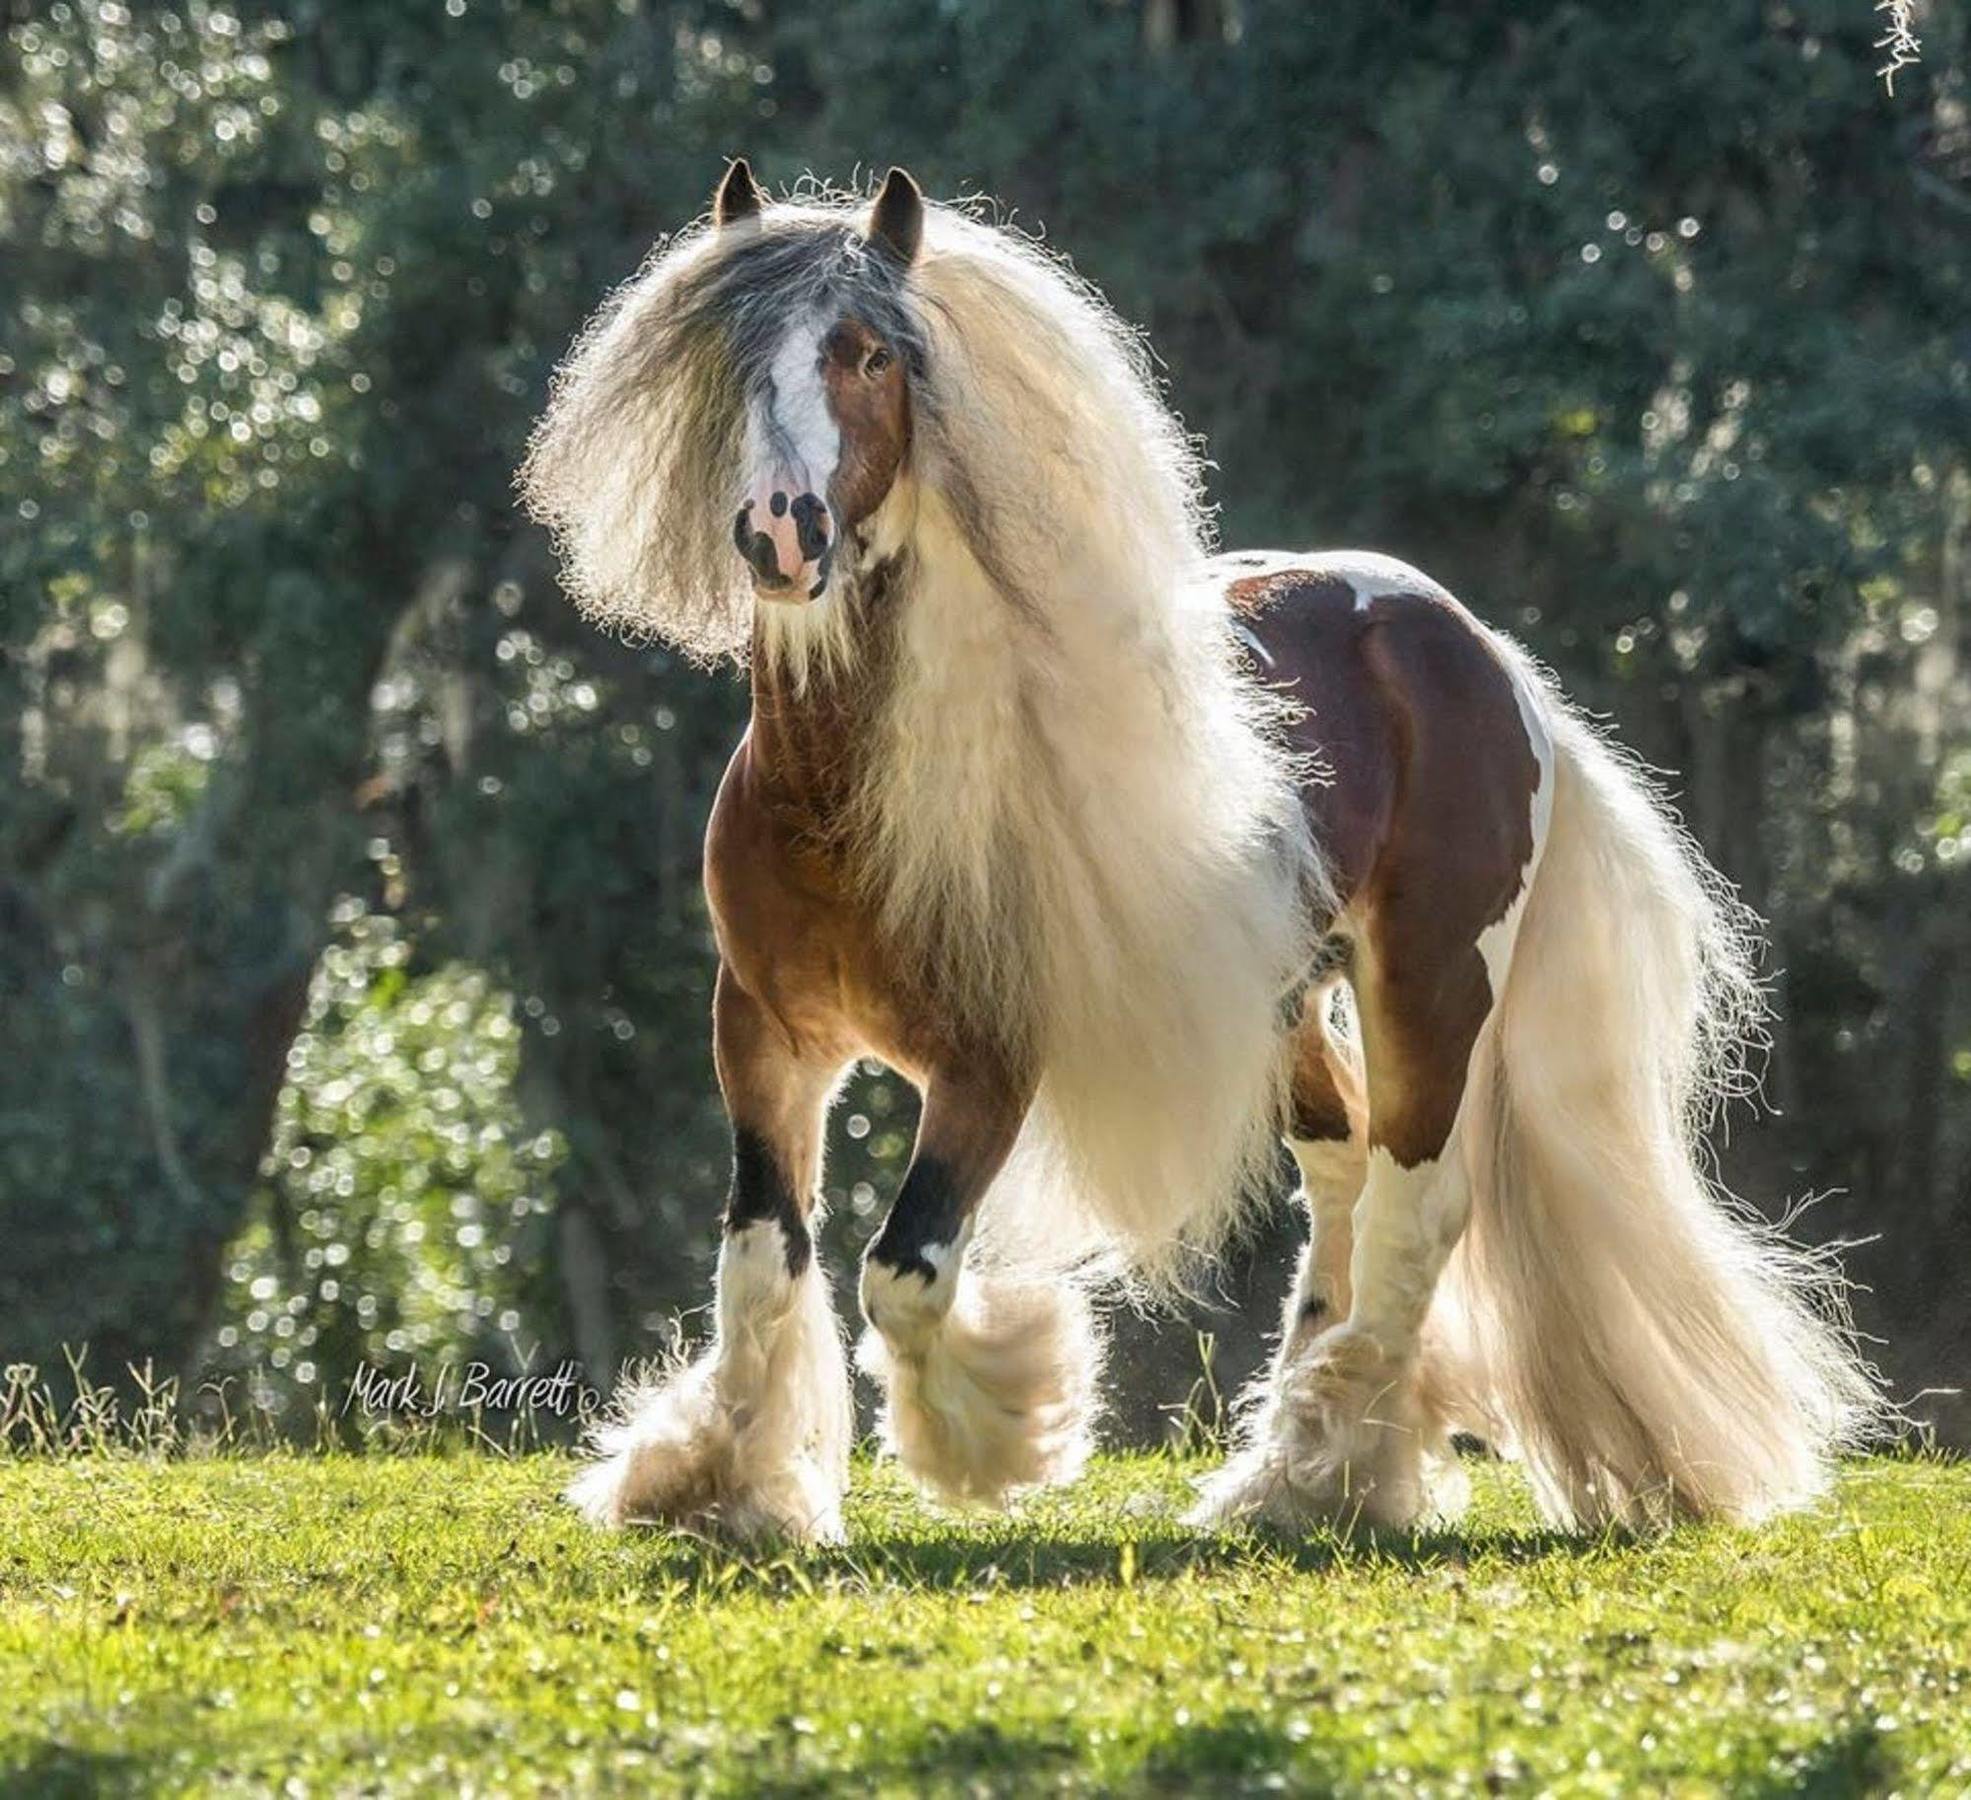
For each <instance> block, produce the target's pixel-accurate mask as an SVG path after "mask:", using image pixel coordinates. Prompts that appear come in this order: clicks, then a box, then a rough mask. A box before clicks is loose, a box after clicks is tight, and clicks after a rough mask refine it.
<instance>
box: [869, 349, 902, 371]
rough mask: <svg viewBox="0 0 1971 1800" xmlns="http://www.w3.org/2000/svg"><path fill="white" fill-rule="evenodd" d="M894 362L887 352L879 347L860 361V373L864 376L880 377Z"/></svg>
mask: <svg viewBox="0 0 1971 1800" xmlns="http://www.w3.org/2000/svg"><path fill="white" fill-rule="evenodd" d="M895 361H896V358H895V357H894V356H892V355H891V354H890V353H889V351H887V350H884V349H882V348H880V347H879V348H877V349H875V350H872V351H870V353H869V354H868V355H867V356H866V357H864V358H863V359H862V372H863V373H864V374H865V375H881V374H882V373H883V372H884V371H885V370H887V369H888V368H889V366H890V364H891V363H893V362H895Z"/></svg>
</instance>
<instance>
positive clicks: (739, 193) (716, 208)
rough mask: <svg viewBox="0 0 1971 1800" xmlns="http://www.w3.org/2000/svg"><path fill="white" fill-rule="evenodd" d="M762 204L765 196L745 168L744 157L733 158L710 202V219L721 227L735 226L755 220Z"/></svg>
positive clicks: (750, 171) (749, 171)
mask: <svg viewBox="0 0 1971 1800" xmlns="http://www.w3.org/2000/svg"><path fill="white" fill-rule="evenodd" d="M764 204H765V196H764V195H763V194H761V192H760V184H759V183H758V182H757V181H755V180H754V179H753V171H752V170H751V169H750V168H748V167H747V166H746V159H745V157H743V156H735V157H734V158H733V159H732V167H731V168H729V169H727V170H726V172H725V179H724V180H723V181H721V182H720V183H719V191H718V197H717V198H716V199H715V200H713V202H712V217H713V218H714V219H715V220H717V222H718V223H719V225H720V226H721V227H723V226H727V225H737V224H739V223H740V222H741V221H743V220H746V219H757V218H758V217H759V216H760V208H761V207H762V206H763V205H764Z"/></svg>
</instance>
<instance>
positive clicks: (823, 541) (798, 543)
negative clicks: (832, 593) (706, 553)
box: [732, 480, 835, 601]
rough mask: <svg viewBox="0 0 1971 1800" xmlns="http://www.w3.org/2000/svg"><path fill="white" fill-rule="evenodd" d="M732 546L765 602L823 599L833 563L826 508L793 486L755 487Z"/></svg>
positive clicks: (734, 528)
mask: <svg viewBox="0 0 1971 1800" xmlns="http://www.w3.org/2000/svg"><path fill="white" fill-rule="evenodd" d="M732 541H733V542H734V544H736V545H737V546H738V549H739V554H740V555H741V556H742V557H744V558H745V561H746V566H747V567H748V568H749V569H751V570H752V571H753V591H754V592H755V593H756V594H758V595H759V596H760V598H761V599H763V600H788V601H807V600H819V599H820V598H821V596H822V594H823V593H824V592H826V591H827V587H828V572H829V565H830V564H831V563H832V562H833V561H834V560H835V521H834V520H833V519H832V518H831V517H830V516H829V512H828V503H827V501H825V500H823V499H822V497H821V496H820V495H819V494H817V493H814V492H813V491H811V490H809V489H806V488H802V487H798V486H796V485H795V484H794V483H793V482H791V481H784V480H776V481H774V482H770V483H766V484H763V485H762V486H760V487H758V488H755V489H754V490H753V492H752V493H751V494H749V495H748V496H747V499H746V503H745V505H743V506H742V507H740V509H739V515H738V517H737V518H735V519H734V520H733V522H732Z"/></svg>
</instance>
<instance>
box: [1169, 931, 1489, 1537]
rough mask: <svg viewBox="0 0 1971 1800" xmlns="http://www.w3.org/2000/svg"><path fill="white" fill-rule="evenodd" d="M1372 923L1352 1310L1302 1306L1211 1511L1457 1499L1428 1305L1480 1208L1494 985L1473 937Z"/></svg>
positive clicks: (1227, 1514)
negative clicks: (1429, 1384) (1473, 1071)
mask: <svg viewBox="0 0 1971 1800" xmlns="http://www.w3.org/2000/svg"><path fill="white" fill-rule="evenodd" d="M1376 936H1377V933H1376V932H1375V930H1374V929H1373V923H1372V925H1371V929H1370V930H1369V931H1368V932H1366V933H1364V934H1363V935H1362V939H1361V940H1360V941H1358V944H1357V948H1356V958H1355V967H1354V970H1353V984H1354V987H1355V992H1356V1002H1357V1007H1358V1010H1359V1013H1360V1017H1361V1025H1362V1040H1363V1051H1364V1061H1365V1067H1366V1073H1367V1085H1368V1128H1367V1135H1366V1146H1367V1167H1366V1173H1365V1177H1364V1180H1363V1183H1362V1191H1361V1197H1360V1199H1359V1200H1358V1201H1357V1202H1356V1205H1355V1210H1354V1216H1353V1221H1352V1223H1353V1243H1352V1246H1351V1252H1350V1256H1349V1266H1348V1290H1349V1292H1348V1305H1347V1311H1346V1314H1345V1316H1342V1317H1340V1318H1338V1319H1333V1320H1332V1322H1330V1323H1328V1324H1327V1325H1326V1326H1325V1328H1322V1325H1321V1321H1323V1320H1328V1319H1330V1317H1331V1315H1330V1314H1329V1313H1328V1312H1327V1311H1326V1309H1325V1307H1322V1309H1321V1310H1320V1312H1319V1313H1318V1314H1317V1316H1316V1317H1314V1318H1311V1319H1310V1318H1308V1317H1307V1316H1306V1315H1305V1313H1301V1314H1298V1315H1293V1316H1290V1318H1289V1322H1288V1325H1289V1329H1288V1335H1287V1338H1286V1341H1285V1342H1284V1343H1283V1345H1282V1347H1281V1353H1280V1357H1279V1360H1278V1363H1277V1364H1276V1366H1275V1369H1274V1372H1273V1376H1272V1380H1271V1382H1270V1384H1269V1387H1268V1389H1267V1392H1266V1394H1265V1397H1264V1400H1263V1402H1262V1404H1261V1406H1260V1407H1259V1409H1258V1411H1257V1413H1256V1414H1255V1415H1254V1417H1253V1419H1252V1421H1251V1422H1250V1425H1249V1428H1248V1431H1247V1434H1246V1440H1245V1443H1244V1445H1243V1447H1242V1448H1241V1449H1240V1451H1239V1452H1238V1454H1237V1455H1236V1456H1235V1457H1234V1458H1233V1459H1232V1461H1231V1462H1229V1463H1228V1464H1227V1465H1226V1467H1225V1468H1224V1469H1223V1470H1222V1471H1221V1472H1220V1473H1219V1474H1218V1475H1217V1476H1215V1477H1213V1479H1212V1480H1211V1481H1210V1482H1209V1483H1208V1484H1207V1486H1206V1490H1205V1496H1204V1502H1203V1504H1202V1505H1201V1507H1200V1508H1199V1510H1198V1514H1197V1517H1198V1519H1199V1520H1200V1522H1204V1523H1225V1522H1229V1521H1232V1520H1237V1519H1241V1518H1254V1517H1257V1518H1263V1519H1266V1520H1268V1521H1269V1522H1271V1523H1274V1524H1278V1525H1283V1526H1297V1525H1303V1524H1306V1523H1309V1522H1311V1521H1317V1520H1338V1521H1341V1522H1344V1523H1345V1522H1349V1521H1352V1520H1356V1519H1361V1520H1364V1521H1366V1522H1368V1523H1371V1524H1378V1525H1408V1524H1411V1523H1414V1522H1415V1521H1416V1520H1417V1519H1419V1518H1420V1517H1422V1516H1425V1515H1428V1514H1432V1513H1442V1512H1449V1511H1451V1510H1454V1509H1455V1505H1456V1503H1457V1501H1458V1500H1459V1499H1461V1493H1460V1492H1459V1488H1460V1486H1461V1484H1459V1483H1457V1482H1456V1480H1455V1477H1454V1474H1453V1473H1452V1472H1451V1471H1450V1470H1448V1468H1447V1469H1445V1471H1444V1472H1445V1475H1446V1477H1447V1478H1446V1479H1445V1480H1444V1482H1443V1483H1442V1484H1441V1486H1440V1488H1439V1489H1438V1490H1436V1491H1433V1490H1432V1489H1431V1487H1430V1486H1429V1484H1428V1482H1427V1479H1426V1476H1427V1474H1428V1473H1430V1472H1432V1471H1433V1470H1435V1469H1437V1468H1439V1467H1440V1466H1441V1465H1440V1464H1439V1462H1438V1459H1437V1457H1436V1455H1435V1454H1434V1453H1435V1452H1436V1451H1438V1450H1440V1449H1441V1448H1442V1442H1441V1440H1442V1437H1443V1421H1442V1420H1441V1418H1439V1417H1437V1416H1436V1409H1435V1407H1434V1406H1426V1403H1425V1396H1424V1393H1423V1390H1422V1384H1421V1383H1420V1380H1419V1375H1420V1368H1421V1364H1422V1360H1423V1350H1424V1346H1423V1328H1424V1321H1425V1317H1426V1315H1427V1314H1428V1312H1429V1310H1430V1304H1431V1299H1432V1297H1433V1295H1434V1294H1435V1292H1436V1288H1437V1283H1438V1278H1439V1276H1440V1275H1441V1274H1442V1273H1443V1270H1444V1266H1445V1263H1446V1262H1447V1261H1448V1260H1449V1258H1450V1255H1451V1252H1452V1250H1453V1249H1454V1248H1455V1247H1456V1245H1457V1242H1458V1239H1459V1237H1460V1236H1461V1235H1462V1234H1463V1231H1464V1228H1465V1223H1466V1219H1467V1217H1468V1215H1469V1210H1470V1196H1469V1191H1468V1188H1467V1184H1466V1181H1465V1178H1464V1174H1463V1171H1462V1169H1461V1167H1460V1163H1459V1158H1458V1155H1457V1147H1456V1141H1455V1125H1456V1120H1457V1114H1458V1109H1459V1105H1460V1102H1461V1100H1462V1097H1463V1093H1464V1086H1465V1071H1466V1068H1467V1065H1468V1064H1469V1062H1470V1059H1471V1055H1472V1052H1473V1049H1474V1047H1475V1046H1476V1044H1477V1041H1478V1034H1479V1032H1480V1031H1481V1030H1482V1029H1483V1028H1484V1026H1485V1022H1486V1020H1487V1018H1488V1017H1489V1015H1490V1012H1491V1006H1492V999H1491V990H1490V987H1489V983H1488V976H1487V970H1486V966H1485V963H1484V961H1483V960H1482V959H1481V958H1480V957H1479V955H1478V953H1477V951H1476V950H1475V948H1473V947H1472V946H1471V945H1470V944H1469V943H1467V945H1466V946H1465V951H1464V954H1462V955H1459V954H1455V953H1453V954H1444V953H1441V952H1433V951H1431V950H1428V949H1425V948H1422V947H1419V948H1418V949H1417V951H1416V953H1415V954H1414V955H1413V956H1412V957H1411V958H1410V959H1407V960H1405V961H1403V962H1398V963H1391V962H1390V961H1389V960H1388V959H1386V958H1385V957H1382V956H1379V955H1378V954H1377V952H1376V949H1375V945H1374V940H1375V938H1376ZM1327 1261H1328V1258H1327V1257H1326V1255H1324V1254H1323V1251H1322V1245H1321V1240H1320V1237H1319V1236H1317V1237H1316V1238H1315V1239H1314V1240H1313V1241H1312V1242H1311V1243H1310V1246H1309V1259H1308V1263H1307V1264H1306V1266H1305V1268H1304V1270H1303V1287H1304V1288H1306V1289H1307V1290H1308V1292H1307V1301H1306V1304H1307V1305H1308V1306H1319V1305H1320V1303H1321V1302H1322V1300H1323V1299H1324V1298H1325V1296H1324V1295H1323V1293H1322V1292H1321V1275H1320V1270H1321V1267H1322V1265H1323V1264H1324V1263H1326V1262H1327ZM1310 1277H1311V1279H1310ZM1329 1279H1330V1281H1332V1277H1330V1278H1329ZM1426 1452H1431V1453H1433V1454H1432V1455H1431V1456H1430V1458H1429V1468H1427V1466H1426Z"/></svg>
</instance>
